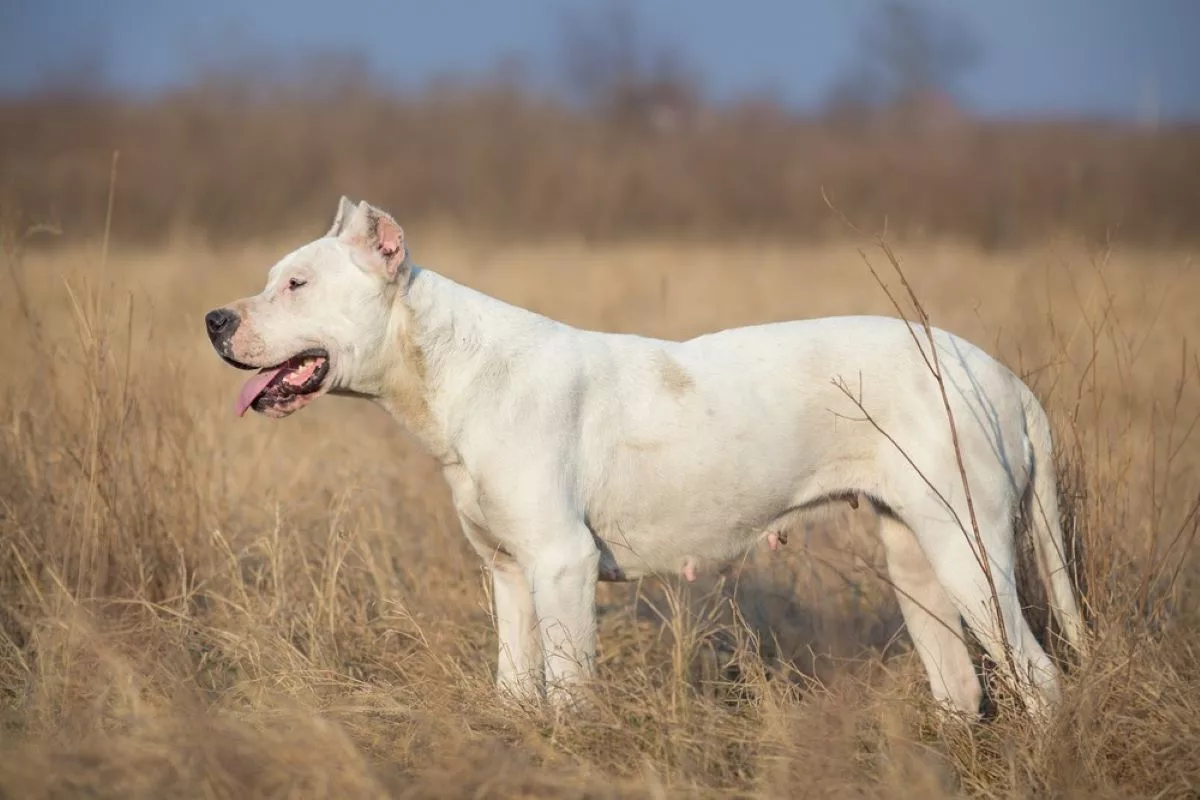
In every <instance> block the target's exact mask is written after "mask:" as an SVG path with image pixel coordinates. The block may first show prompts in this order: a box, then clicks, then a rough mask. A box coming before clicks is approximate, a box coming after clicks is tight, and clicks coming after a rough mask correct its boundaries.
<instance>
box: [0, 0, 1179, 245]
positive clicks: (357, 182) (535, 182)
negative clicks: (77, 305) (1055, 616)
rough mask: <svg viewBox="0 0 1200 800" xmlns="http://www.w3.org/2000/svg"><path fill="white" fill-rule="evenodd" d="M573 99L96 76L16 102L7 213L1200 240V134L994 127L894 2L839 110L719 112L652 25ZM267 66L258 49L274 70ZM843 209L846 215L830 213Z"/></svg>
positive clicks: (142, 222)
mask: <svg viewBox="0 0 1200 800" xmlns="http://www.w3.org/2000/svg"><path fill="white" fill-rule="evenodd" d="M561 23H562V24H561V27H560V33H561V38H560V45H561V46H560V57H559V63H558V69H557V70H556V74H557V76H558V78H559V82H558V83H559V85H558V86H557V87H555V88H556V89H558V90H560V91H557V92H545V91H538V90H535V89H534V88H533V87H532V84H531V82H530V81H529V80H528V79H527V75H526V71H525V70H523V68H522V66H521V64H520V62H519V61H518V60H509V61H506V62H504V63H501V64H499V65H497V68H496V69H495V70H494V71H493V73H492V74H491V75H490V76H488V77H486V78H484V79H481V80H470V81H468V80H456V79H451V78H444V79H441V80H436V81H432V82H430V83H429V84H428V85H426V86H424V87H422V88H421V89H419V90H418V91H415V92H409V93H398V92H396V91H395V90H394V89H391V88H389V87H387V86H384V85H382V84H380V83H379V82H378V81H377V80H375V78H374V77H373V76H372V74H371V72H370V70H369V68H368V66H367V65H366V64H365V63H364V62H363V61H362V60H361V59H357V58H355V57H354V56H353V55H347V54H312V53H305V54H300V55H294V56H291V57H289V58H286V59H280V58H269V57H263V56H258V55H254V56H247V57H243V58H235V57H231V56H229V55H228V54H226V55H224V56H223V57H222V59H221V61H219V62H214V63H212V64H210V65H207V67H206V68H205V69H203V70H202V71H200V73H199V75H198V77H197V78H196V80H195V81H194V82H193V83H191V84H190V85H189V86H187V87H185V88H182V89H176V90H171V91H167V92H164V93H162V94H160V95H157V96H155V97H153V98H151V99H149V100H135V99H129V98H124V97H121V96H119V95H116V94H114V93H111V92H109V91H107V90H106V89H105V88H104V86H103V85H102V84H99V83H97V82H96V81H95V80H94V79H93V77H92V76H94V75H95V74H96V70H95V68H94V66H89V65H88V62H86V60H85V61H82V62H81V69H80V71H79V73H78V74H76V75H66V76H59V78H58V80H56V81H55V82H54V83H52V84H49V85H47V86H46V87H45V88H43V89H42V90H40V91H38V92H36V93H32V94H29V95H26V96H23V97H20V98H14V99H10V100H7V101H5V102H3V103H2V104H0V212H2V213H3V214H4V216H5V217H6V218H7V220H8V221H9V222H14V223H16V224H18V225H23V224H29V223H35V222H37V223H40V222H52V223H59V224H61V225H62V227H63V228H64V230H65V231H66V233H67V234H68V235H69V236H88V235H92V234H94V233H96V232H97V231H98V230H99V229H100V227H101V226H102V224H103V219H104V214H105V207H106V197H107V193H108V185H109V173H110V164H111V156H112V152H113V151H114V150H120V151H121V159H120V170H119V178H118V187H117V208H116V210H117V214H116V222H115V231H114V232H115V234H116V235H118V236H121V237H124V238H125V239H126V240H129V239H141V240H153V239H156V238H161V237H163V236H165V235H168V234H170V233H171V232H172V231H175V230H178V229H180V228H187V229H191V230H196V231H200V232H203V233H204V234H206V235H208V236H211V237H213V238H215V239H223V238H240V237H246V236H264V235H271V234H272V233H274V232H277V231H280V230H281V229H301V230H312V231H319V230H323V227H322V226H323V225H324V222H325V221H326V220H325V217H327V216H328V214H329V213H330V212H329V209H330V208H331V205H330V204H331V203H332V202H333V200H332V199H331V198H336V197H337V196H338V195H339V194H347V195H350V196H353V197H356V198H357V197H363V198H369V199H371V200H372V201H373V202H375V203H378V204H381V205H383V206H385V207H387V208H389V209H390V210H392V211H393V212H394V213H395V214H396V215H398V216H399V217H400V218H401V219H403V220H406V221H407V222H408V224H409V225H412V224H414V223H415V222H416V221H418V220H428V221H447V222H452V223H455V224H458V225H462V226H466V227H469V228H471V229H474V230H477V231H479V232H480V233H481V234H483V235H488V236H493V237H495V236H504V237H511V238H531V237H540V236H584V237H589V238H612V237H624V236H662V235H668V236H676V237H716V238H722V239H729V238H749V237H772V238H795V239H815V238H821V237H825V236H830V235H838V234H840V233H842V232H843V227H842V225H841V223H840V222H839V220H838V218H837V215H836V214H834V213H833V212H832V211H831V210H830V209H829V208H828V207H827V205H826V202H825V199H824V196H828V198H829V199H830V200H831V201H832V202H833V203H834V204H835V205H836V206H837V207H838V210H839V211H840V212H843V213H845V214H847V215H848V216H849V217H850V218H851V219H852V220H854V222H855V223H856V224H858V225H860V226H861V227H863V228H866V229H869V230H874V229H879V228H881V227H882V226H883V225H884V221H885V220H886V224H887V227H888V229H889V230H890V231H892V232H894V233H896V234H898V235H902V236H905V235H907V236H950V237H955V238H959V239H965V240H969V241H973V242H976V243H979V244H981V245H983V246H986V247H1003V246H1010V245H1018V244H1020V243H1022V242H1026V241H1029V240H1031V239H1036V238H1039V237H1044V236H1047V235H1052V234H1060V233H1061V234H1070V235H1076V236H1082V237H1088V238H1091V239H1107V238H1109V237H1116V238H1119V239H1121V240H1124V241H1133V242H1143V243H1178V242H1193V243H1194V242H1196V241H1200V130H1197V128H1196V126H1186V125H1176V126H1162V127H1159V128H1157V129H1155V130H1153V131H1147V130H1143V129H1141V128H1138V127H1137V126H1133V125H1118V124H1115V123H1100V122H1087V121H1057V122H1056V121H1041V122H1018V121H996V120H991V121H988V120H980V119H975V118H973V117H972V116H971V115H970V114H969V113H968V112H967V111H966V110H965V109H964V108H963V107H962V105H961V104H960V102H959V101H958V99H957V94H956V92H957V86H958V84H959V83H960V82H961V80H962V78H963V77H964V76H965V75H966V74H968V73H969V70H970V69H972V68H973V67H974V66H976V65H977V64H978V63H980V61H981V59H982V58H983V56H984V53H983V52H982V49H981V48H980V46H979V43H978V39H977V38H976V37H975V36H974V35H973V33H972V32H971V31H970V29H969V28H967V27H966V26H965V25H963V24H962V23H961V22H960V21H958V20H956V19H954V18H952V17H950V16H947V15H946V14H945V13H942V12H939V13H934V12H932V11H930V10H929V9H928V8H927V7H924V6H921V5H919V4H915V3H913V2H901V1H900V0H885V2H883V3H881V4H880V5H879V6H878V13H876V14H874V15H872V16H869V17H867V18H866V19H865V21H864V25H863V27H862V29H861V31H860V36H859V42H858V48H857V51H856V54H855V57H854V58H853V59H852V60H851V62H850V63H848V64H846V65H844V67H843V69H842V70H841V72H840V73H839V75H838V78H837V79H836V80H835V81H834V82H833V84H832V85H831V86H830V88H829V91H828V94H827V97H826V99H825V102H824V104H823V106H822V108H821V109H820V111H819V112H816V113H812V112H810V113H805V114H801V113H797V112H794V111H792V110H789V109H787V108H786V107H785V106H784V105H783V104H782V103H780V102H778V101H776V100H774V99H772V98H771V97H767V96H755V97H744V98H741V99H739V100H736V101H734V102H731V103H725V104H716V103H713V102H711V101H709V100H708V99H707V98H706V93H705V91H704V82H703V77H702V75H701V74H700V71H699V70H698V69H697V68H696V66H695V65H694V64H692V63H691V62H690V61H689V59H688V58H687V57H686V56H685V55H684V54H683V53H682V52H681V51H680V50H679V49H678V48H676V47H673V46H672V45H671V43H670V42H669V41H668V40H666V39H664V38H662V37H656V36H654V35H653V34H652V33H651V32H648V31H647V30H645V29H644V28H643V27H642V26H640V25H639V23H638V18H637V16H636V15H634V14H633V13H632V12H631V9H630V7H629V6H627V5H623V4H621V3H608V4H601V5H600V6H598V7H596V8H595V9H594V10H592V11H589V12H586V13H582V12H580V13H576V14H574V15H568V16H566V17H564V18H563V19H562V20H561ZM248 52H250V50H248ZM823 195H824V196H823Z"/></svg>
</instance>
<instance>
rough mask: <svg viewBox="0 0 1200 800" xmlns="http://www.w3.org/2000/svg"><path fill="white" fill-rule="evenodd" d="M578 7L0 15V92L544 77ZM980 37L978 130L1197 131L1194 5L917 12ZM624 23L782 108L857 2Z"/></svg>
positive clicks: (836, 64) (748, 2)
mask: <svg viewBox="0 0 1200 800" xmlns="http://www.w3.org/2000/svg"><path fill="white" fill-rule="evenodd" d="M584 5H585V4H584V3H582V2H581V0H512V2H507V3H499V2H492V3H486V2H462V0H442V2H436V3H435V2H428V1H426V2H409V1H407V0H394V1H393V2H383V1H382V0H364V1H363V2H358V3H347V4H335V3H331V2H326V3H313V2H303V1H302V0H292V2H286V1H285V0H243V1H242V2H237V1H236V0H200V2H183V0H107V1H106V2H101V1H100V0H92V1H89V0H23V1H21V0H0V91H3V92H6V93H10V92H14V91H22V90H24V89H27V88H29V87H30V86H33V85H36V84H37V83H38V82H39V81H41V80H43V79H44V78H45V77H46V76H47V75H49V74H52V73H53V72H54V71H56V70H58V71H61V70H63V69H64V68H67V67H70V66H71V65H73V64H75V65H78V64H81V63H89V62H88V59H89V58H91V57H93V56H102V61H101V62H96V63H102V64H103V70H102V72H103V74H104V75H105V77H106V78H107V79H108V80H110V81H111V82H112V83H114V84H115V85H116V86H118V87H121V88H128V89H135V90H153V89H157V88H161V87H163V86H169V85H172V84H175V83H179V82H182V81H185V80H186V79H187V78H188V76H189V75H190V74H192V70H193V69H194V68H195V66H196V65H197V64H198V63H201V62H202V61H204V60H208V61H215V62H218V63H219V62H220V61H221V59H222V57H223V56H225V55H226V54H228V53H230V52H235V51H236V49H237V48H240V49H241V50H242V51H245V50H246V49H253V48H254V47H259V46H262V47H265V48H269V49H271V50H274V51H277V52H282V53H291V54H295V53H302V52H307V51H310V50H312V49H323V50H340V51H348V52H355V53H358V54H360V55H361V56H363V57H364V58H366V59H367V61H368V62H369V63H370V64H371V66H372V68H373V69H374V70H375V71H376V72H377V74H379V75H380V76H381V77H383V78H384V79H386V80H388V81H391V82H394V83H396V84H397V85H401V86H409V87H412V86H416V85H419V84H420V83H422V82H423V81H425V80H427V79H428V78H430V77H432V76H434V75H438V74H444V73H448V72H453V73H458V74H467V75H469V74H471V73H477V72H480V71H484V70H487V69H488V68H489V67H490V66H491V65H492V64H494V63H495V61H496V59H497V58H499V57H500V56H502V55H505V54H508V53H516V54H519V55H521V56H523V57H524V58H525V59H527V61H528V63H529V64H530V65H531V67H532V69H533V71H534V72H535V74H538V75H540V76H543V77H544V76H547V75H551V74H552V71H553V70H554V68H555V64H556V62H555V52H556V46H557V43H558V40H557V38H556V33H557V31H558V28H557V26H556V23H557V21H558V19H559V17H560V16H561V14H562V12H563V11H564V10H566V9H571V8H581V7H584ZM927 5H931V6H933V7H935V8H939V7H940V8H950V9H952V10H954V11H955V12H957V14H958V16H959V17H960V18H962V19H964V20H965V21H966V22H968V23H969V24H970V25H971V26H972V27H973V28H974V30H975V32H976V34H977V35H978V37H979V38H980V39H981V41H982V43H983V45H984V48H985V52H984V59H983V61H982V63H981V64H980V65H979V66H978V67H977V68H976V69H975V70H974V71H972V72H971V73H970V74H969V75H968V76H967V77H966V78H965V79H964V81H963V82H962V86H961V89H962V96H963V97H964V98H965V99H966V101H967V102H968V104H969V105H970V107H971V108H973V109H975V110H976V111H979V112H982V113H988V114H997V113H999V114H1039V115H1040V114H1048V113H1055V114H1057V113H1063V112H1067V113H1071V114H1086V115H1104V116H1132V115H1134V114H1136V113H1137V111H1138V109H1139V102H1143V101H1144V100H1145V98H1147V97H1151V96H1154V97H1157V107H1158V109H1159V113H1160V114H1161V115H1162V116H1163V117H1189V118H1193V119H1200V44H1197V43H1196V40H1195V36H1196V34H1197V32H1200V0H1140V2H1139V1H1138V0H1090V2H1089V1H1088V0H1054V1H1053V2H1045V0H1043V2H1037V1H1036V0H1007V1H1006V2H999V1H998V0H994V1H993V2H978V1H976V2H971V1H970V0H960V1H959V2H954V0H928V3H927ZM634 7H635V10H636V11H637V12H638V14H639V16H640V18H641V19H642V20H643V21H644V23H645V26H644V27H646V28H647V29H648V30H650V31H652V32H653V33H654V34H655V35H656V36H658V37H660V38H666V39H668V40H669V41H670V42H672V43H673V44H674V45H676V46H677V47H679V48H680V49H681V50H682V51H683V52H685V53H686V54H687V55H688V56H689V58H690V59H691V60H692V61H693V62H694V63H695V64H696V65H697V66H698V67H699V69H700V70H701V72H702V74H703V75H704V78H705V80H706V84H707V86H708V87H709V88H710V90H711V92H712V93H713V94H714V95H715V96H717V97H719V98H721V97H729V96H730V95H732V94H736V93H738V92H741V91H747V90H750V91H753V90H762V89H769V90H771V91H773V92H775V93H776V94H778V95H780V96H782V97H783V98H785V99H786V100H787V101H788V102H789V103H790V104H793V105H795V106H798V107H805V106H811V105H812V104H814V103H816V102H817V101H818V100H819V99H820V97H821V96H822V94H823V92H824V91H825V89H826V88H827V87H828V85H829V83H830V81H831V80H832V79H833V78H834V76H835V75H836V74H837V72H838V70H839V69H840V68H841V67H842V66H843V65H845V64H846V62H847V61H848V60H849V59H851V57H852V56H853V54H854V44H855V31H856V27H857V25H858V24H859V23H860V21H861V20H862V19H863V18H864V17H865V16H866V15H868V14H870V13H871V10H872V8H874V7H876V4H875V3H874V2H873V0H811V1H810V2H801V1H800V0H796V2H786V0H741V1H740V2H728V1H727V2H716V1H715V0H691V1H690V2H688V0H642V1H641V2H637V3H635V6H634Z"/></svg>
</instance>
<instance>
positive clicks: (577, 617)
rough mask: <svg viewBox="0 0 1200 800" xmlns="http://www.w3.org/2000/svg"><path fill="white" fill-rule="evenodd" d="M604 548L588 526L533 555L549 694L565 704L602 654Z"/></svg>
mask: <svg viewBox="0 0 1200 800" xmlns="http://www.w3.org/2000/svg"><path fill="white" fill-rule="evenodd" d="M599 567H600V551H599V549H598V548H597V547H596V544H595V542H594V541H593V540H592V537H591V534H590V532H588V531H587V529H586V528H583V527H582V526H580V527H579V530H577V531H570V532H569V533H568V532H563V534H562V535H560V536H559V537H556V539H555V540H553V542H552V543H551V544H549V545H547V546H545V547H543V548H542V549H540V550H538V551H537V552H535V553H534V554H533V563H532V564H531V565H530V568H529V570H528V572H529V577H530V583H531V584H532V586H533V603H534V608H535V610H536V613H537V617H538V621H539V624H540V627H541V633H542V649H543V651H544V657H545V668H546V694H547V697H548V699H549V700H550V702H551V704H552V705H554V706H557V707H563V706H566V705H569V704H571V703H572V702H574V701H575V700H578V699H579V698H578V695H577V692H576V690H577V689H578V688H580V686H581V685H582V684H583V683H585V682H586V681H587V680H588V679H590V678H591V677H592V674H593V670H594V666H595V658H596V579H597V577H598V575H599Z"/></svg>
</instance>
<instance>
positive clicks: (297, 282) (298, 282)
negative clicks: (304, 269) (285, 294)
mask: <svg viewBox="0 0 1200 800" xmlns="http://www.w3.org/2000/svg"><path fill="white" fill-rule="evenodd" d="M306 283H308V281H306V280H304V279H303V278H292V279H291V280H289V281H288V288H289V289H291V290H292V291H293V292H294V291H296V290H297V289H299V288H300V287H301V286H303V285H304V284H306Z"/></svg>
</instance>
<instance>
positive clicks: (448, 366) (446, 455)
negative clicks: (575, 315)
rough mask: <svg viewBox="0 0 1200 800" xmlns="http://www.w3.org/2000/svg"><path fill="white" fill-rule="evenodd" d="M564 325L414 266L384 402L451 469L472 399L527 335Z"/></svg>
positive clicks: (397, 306) (398, 318) (402, 300)
mask: <svg viewBox="0 0 1200 800" xmlns="http://www.w3.org/2000/svg"><path fill="white" fill-rule="evenodd" d="M558 324H559V323H556V322H553V321H552V320H549V319H546V318H545V317H542V316H540V315H538V314H535V313H534V312H532V311H527V310H525V309H523V308H519V307H517V306H513V305H510V304H508V303H505V302H504V301H502V300H499V299H497V298H494V297H490V296H488V295H486V294H484V293H482V292H478V291H476V290H474V289H471V288H469V287H467V286H463V285H462V284H459V283H456V282H455V281H453V280H451V279H449V278H447V277H445V276H443V275H439V274H438V273H436V272H432V271H430V270H427V269H422V268H420V267H416V266H414V267H413V268H412V274H411V275H410V276H409V277H408V280H407V281H406V286H405V287H404V288H403V289H402V290H401V291H398V292H397V296H396V298H395V301H394V308H393V313H392V321H391V325H390V330H389V334H388V341H387V342H386V344H385V347H387V348H389V350H392V351H394V353H395V356H394V357H393V358H390V359H389V364H388V368H387V369H386V370H385V375H386V377H385V378H384V379H383V380H382V381H381V386H380V392H379V396H378V398H377V400H378V402H379V403H380V404H381V405H382V406H383V407H384V408H385V409H387V410H388V411H389V412H390V413H391V414H392V415H393V416H394V417H396V418H398V419H399V420H400V421H401V422H403V423H404V425H405V426H406V427H407V428H408V430H409V431H410V432H411V433H413V434H414V435H415V436H416V437H417V438H418V439H419V440H420V441H421V442H422V444H423V445H424V446H425V447H426V449H427V450H428V451H429V452H430V454H431V455H433V456H434V457H435V458H437V459H438V460H439V461H440V462H441V463H442V464H443V465H446V464H451V463H456V462H458V461H459V460H460V455H459V453H458V451H457V441H456V440H457V438H458V437H457V433H458V431H459V430H460V429H461V427H462V425H463V422H464V421H465V419H466V414H468V413H469V408H468V406H469V404H470V402H471V401H472V399H473V398H477V397H478V396H479V394H480V393H486V386H485V384H486V382H487V381H489V380H497V379H503V376H505V375H507V373H508V369H507V367H508V365H509V363H510V362H511V360H512V359H513V358H514V357H515V356H516V355H518V354H519V353H520V351H521V348H522V346H523V343H524V342H526V341H528V338H527V337H526V336H525V335H524V334H525V333H526V332H527V331H529V330H531V329H532V328H534V327H544V326H546V325H552V326H554V325H558Z"/></svg>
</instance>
